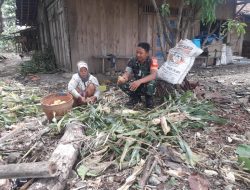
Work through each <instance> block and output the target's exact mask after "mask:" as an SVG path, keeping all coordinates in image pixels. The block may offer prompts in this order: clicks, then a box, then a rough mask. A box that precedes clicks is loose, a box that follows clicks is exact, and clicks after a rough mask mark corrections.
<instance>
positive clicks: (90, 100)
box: [86, 96, 97, 104]
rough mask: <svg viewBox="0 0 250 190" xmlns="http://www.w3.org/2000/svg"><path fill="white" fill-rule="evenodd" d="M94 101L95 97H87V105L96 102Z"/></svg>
mask: <svg viewBox="0 0 250 190" xmlns="http://www.w3.org/2000/svg"><path fill="white" fill-rule="evenodd" d="M96 100H97V98H96V97H95V96H91V97H88V98H87V99H86V102H87V104H93V103H95V102H96Z"/></svg>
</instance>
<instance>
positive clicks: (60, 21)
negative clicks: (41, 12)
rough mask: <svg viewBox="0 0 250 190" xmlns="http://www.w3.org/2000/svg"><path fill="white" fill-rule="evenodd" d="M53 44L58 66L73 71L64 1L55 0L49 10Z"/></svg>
mask: <svg viewBox="0 0 250 190" xmlns="http://www.w3.org/2000/svg"><path fill="white" fill-rule="evenodd" d="M47 13H48V20H49V29H50V37H51V43H52V46H53V49H54V53H55V57H56V61H57V64H58V65H59V66H60V68H62V69H65V70H71V64H70V63H71V61H70V53H69V52H70V51H69V39H68V26H67V22H65V21H66V19H65V9H64V0H55V1H54V2H53V3H52V4H50V5H49V7H48V8H47Z"/></svg>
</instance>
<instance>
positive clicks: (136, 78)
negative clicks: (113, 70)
mask: <svg viewBox="0 0 250 190" xmlns="http://www.w3.org/2000/svg"><path fill="white" fill-rule="evenodd" d="M149 50H150V45H149V44H148V43H146V42H141V43H139V44H138V46H137V48H136V56H135V57H133V58H131V59H130V60H129V62H128V65H127V67H126V70H125V72H124V74H123V75H122V76H119V77H118V80H117V84H118V85H119V87H120V88H121V89H122V90H123V91H124V92H125V93H127V94H128V95H129V97H130V100H129V101H128V102H127V104H126V105H127V106H129V107H131V106H135V105H136V104H137V103H139V102H141V96H145V104H146V107H147V108H153V107H154V102H153V96H154V94H155V89H156V88H155V79H156V74H157V70H158V63H157V59H156V58H151V57H150V56H149ZM132 76H133V79H132V80H131V78H132Z"/></svg>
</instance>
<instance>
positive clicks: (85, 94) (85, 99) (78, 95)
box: [68, 61, 100, 106]
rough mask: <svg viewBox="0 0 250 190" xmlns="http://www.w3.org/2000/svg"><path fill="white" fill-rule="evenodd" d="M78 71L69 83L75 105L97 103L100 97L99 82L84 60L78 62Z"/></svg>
mask: <svg viewBox="0 0 250 190" xmlns="http://www.w3.org/2000/svg"><path fill="white" fill-rule="evenodd" d="M77 69H78V73H75V74H74V75H73V76H72V78H71V80H70V81H69V84H68V91H69V92H70V93H71V94H72V96H73V97H74V106H80V105H83V104H89V103H95V102H96V101H97V99H98V98H99V95H100V91H99V89H98V87H99V82H98V80H97V79H96V77H94V76H93V75H91V74H90V73H89V71H88V64H87V63H85V62H84V61H79V62H78V63H77Z"/></svg>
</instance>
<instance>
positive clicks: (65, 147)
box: [29, 123, 84, 190]
mask: <svg viewBox="0 0 250 190" xmlns="http://www.w3.org/2000/svg"><path fill="white" fill-rule="evenodd" d="M83 137H84V134H83V125H81V124H79V123H70V124H68V125H67V126H66V130H65V133H64V135H63V137H62V138H61V140H60V141H59V144H58V146H57V148H56V149H55V150H54V152H53V153H52V155H51V158H50V159H49V161H50V162H54V163H56V165H57V167H58V174H59V175H58V177H55V178H51V179H40V180H38V181H37V182H35V183H33V184H32V185H31V186H30V187H29V190H41V189H43V190H51V189H53V190H63V189H64V188H65V185H66V182H67V179H68V177H69V174H70V172H71V170H72V167H73V165H74V164H75V162H76V159H77V156H78V154H79V150H80V148H81V144H82V139H83Z"/></svg>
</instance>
